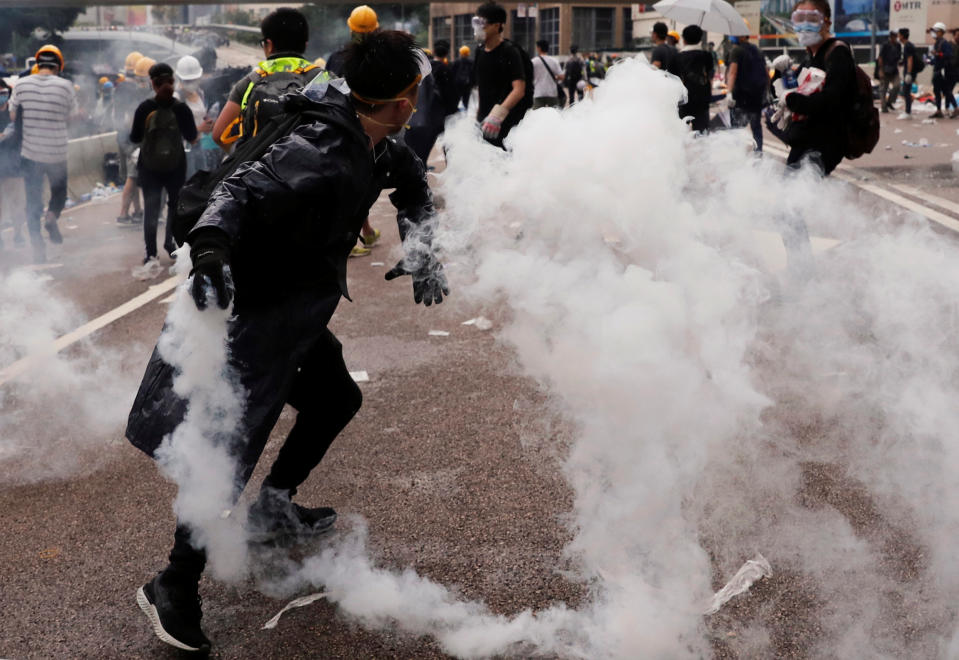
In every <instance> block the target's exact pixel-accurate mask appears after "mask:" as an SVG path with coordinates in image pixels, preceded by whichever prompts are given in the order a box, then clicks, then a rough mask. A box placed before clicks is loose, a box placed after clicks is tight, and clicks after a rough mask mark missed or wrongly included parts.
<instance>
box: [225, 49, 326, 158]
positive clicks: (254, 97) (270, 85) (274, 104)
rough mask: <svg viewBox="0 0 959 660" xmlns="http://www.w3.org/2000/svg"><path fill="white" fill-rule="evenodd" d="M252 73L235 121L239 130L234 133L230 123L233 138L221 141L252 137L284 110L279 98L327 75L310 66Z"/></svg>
mask: <svg viewBox="0 0 959 660" xmlns="http://www.w3.org/2000/svg"><path fill="white" fill-rule="evenodd" d="M254 74H256V75H257V77H256V78H255V79H254V80H252V81H251V82H250V83H249V84H248V85H247V89H246V92H245V93H244V96H243V103H242V104H241V105H242V110H241V111H240V116H239V117H237V119H236V120H234V121H235V123H236V124H239V127H238V130H235V129H234V125H233V124H231V126H230V127H228V128H227V132H228V134H229V136H232V137H228V138H226V139H224V142H227V143H229V142H233V141H240V142H243V141H246V140H248V139H249V138H251V137H254V136H255V135H256V134H257V133H258V132H259V131H260V128H261V127H263V126H266V125H267V124H268V123H269V121H270V119H272V118H273V116H275V115H277V114H280V113H281V112H282V111H283V102H282V101H281V100H280V97H282V96H284V95H286V94H293V93H295V92H298V91H300V90H301V89H303V88H304V87H306V85H307V83H309V82H310V81H312V80H313V79H314V78H315V77H316V76H317V75H326V76H329V74H327V73H326V72H325V71H323V70H322V69H320V68H319V67H317V66H314V65H312V64H311V65H309V66H302V67H297V68H295V69H293V70H290V71H276V72H275V73H269V72H267V71H265V70H263V69H262V68H259V67H258V68H257V69H256V70H255V71H254Z"/></svg>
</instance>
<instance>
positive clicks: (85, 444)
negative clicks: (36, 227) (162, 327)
mask: <svg viewBox="0 0 959 660" xmlns="http://www.w3.org/2000/svg"><path fill="white" fill-rule="evenodd" d="M51 280H52V278H50V276H49V275H44V274H38V273H35V272H32V271H30V270H26V269H16V270H13V271H10V272H7V273H3V274H0V379H2V380H3V381H4V382H3V383H0V475H2V476H0V481H2V482H4V483H29V482H35V481H41V480H46V479H60V478H66V477H70V476H75V475H78V474H86V473H89V472H92V471H94V470H95V469H97V468H98V467H100V466H101V465H102V463H103V461H104V460H105V459H104V452H103V451H102V450H103V448H104V447H105V446H108V445H109V444H110V443H113V442H117V443H118V442H123V440H122V438H121V436H120V434H119V433H118V429H119V428H121V426H122V424H123V422H124V421H125V420H126V415H127V413H128V412H129V410H130V403H131V402H132V401H133V395H134V393H135V391H136V381H135V376H134V375H133V374H132V373H131V372H130V370H128V369H124V368H123V366H122V365H123V364H124V363H129V360H130V359H131V357H130V355H131V354H132V351H131V350H130V349H131V347H122V348H109V347H105V346H101V345H99V344H98V343H97V342H96V340H95V339H89V338H85V339H81V340H79V341H78V342H76V343H75V344H74V345H72V346H70V347H68V348H67V349H65V350H63V351H60V352H56V351H54V350H53V348H52V346H53V343H54V341H55V340H56V339H58V338H59V337H61V336H63V335H65V334H67V333H68V332H70V331H72V330H74V329H76V328H77V327H79V326H81V325H82V324H83V323H84V322H85V320H86V319H85V318H84V316H83V314H82V313H81V312H80V311H79V310H78V309H76V308H75V307H74V306H73V305H72V304H71V303H70V302H69V301H67V300H65V299H63V297H62V296H61V295H60V294H59V293H58V292H57V291H56V289H55V287H53V286H52V285H51ZM78 429H82V430H81V431H80V432H78Z"/></svg>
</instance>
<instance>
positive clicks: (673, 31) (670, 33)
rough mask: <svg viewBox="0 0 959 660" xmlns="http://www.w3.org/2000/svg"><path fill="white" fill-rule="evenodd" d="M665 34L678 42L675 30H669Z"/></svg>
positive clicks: (677, 34) (677, 33)
mask: <svg viewBox="0 0 959 660" xmlns="http://www.w3.org/2000/svg"><path fill="white" fill-rule="evenodd" d="M666 34H668V35H669V36H670V37H672V38H673V39H675V40H676V41H679V32H677V31H676V30H670V31H669V32H667V33H666Z"/></svg>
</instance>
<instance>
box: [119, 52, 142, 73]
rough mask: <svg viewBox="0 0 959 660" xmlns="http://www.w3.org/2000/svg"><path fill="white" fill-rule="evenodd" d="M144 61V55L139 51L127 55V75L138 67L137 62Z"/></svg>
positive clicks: (125, 67) (124, 64) (125, 68)
mask: <svg viewBox="0 0 959 660" xmlns="http://www.w3.org/2000/svg"><path fill="white" fill-rule="evenodd" d="M142 59H143V53H141V52H140V51H138V50H135V51H133V52H132V53H130V54H129V55H127V58H126V60H124V62H123V70H124V71H126V72H127V73H132V72H133V70H134V69H135V68H136V66H137V62H139V61H140V60H142Z"/></svg>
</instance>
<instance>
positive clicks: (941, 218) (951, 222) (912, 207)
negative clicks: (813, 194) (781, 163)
mask: <svg viewBox="0 0 959 660" xmlns="http://www.w3.org/2000/svg"><path fill="white" fill-rule="evenodd" d="M763 148H764V149H766V150H767V151H770V152H772V153H773V154H775V155H777V156H780V157H782V158H786V157H787V156H788V155H789V154H787V153H786V152H785V151H782V150H781V149H778V148H776V147H768V146H764V147H763ZM839 170H844V171H839ZM847 172H849V173H848V174H847ZM857 174H859V175H868V173H867V172H865V171H864V170H860V169H858V168H855V167H851V166H845V165H840V166H839V167H838V168H836V171H835V172H833V176H834V177H835V178H837V179H839V180H840V181H845V182H846V183H850V184H852V185H854V186H856V187H857V188H859V189H861V190H865V191H866V192H868V193H870V194H873V195H876V196H877V197H882V198H883V199H885V200H888V201H890V202H892V203H893V204H898V205H899V206H901V207H902V208H904V209H907V210H909V211H912V212H914V213H918V214H919V215H921V216H923V217H925V218H927V219H929V220H931V221H933V222H935V223H937V224H940V225H942V226H943V227H945V228H946V229H950V230H952V231H954V232H957V233H959V220H956V219H955V218H952V217H951V216H948V215H946V214H945V213H941V212H940V211H936V210H935V209H931V208H929V207H928V206H924V205H923V204H920V203H919V202H914V201H912V200H911V199H906V198H905V197H903V196H902V195H897V194H896V193H894V192H891V191H889V190H886V189H885V188H883V187H881V186H878V185H876V184H873V183H866V182H865V181H857V180H856V179H855V178H854V176H855V175H857ZM889 186H890V187H891V188H896V189H897V190H900V191H901V192H904V193H906V194H909V195H916V196H917V197H926V198H928V199H929V201H930V202H932V203H934V204H936V205H938V206H941V207H942V208H944V209H949V210H950V211H956V212H957V213H959V204H955V203H954V202H951V201H950V200H947V199H943V198H941V197H936V196H935V195H930V194H928V193H926V192H923V191H921V190H919V189H918V188H913V187H912V186H907V185H904V184H894V183H890V184H889Z"/></svg>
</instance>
